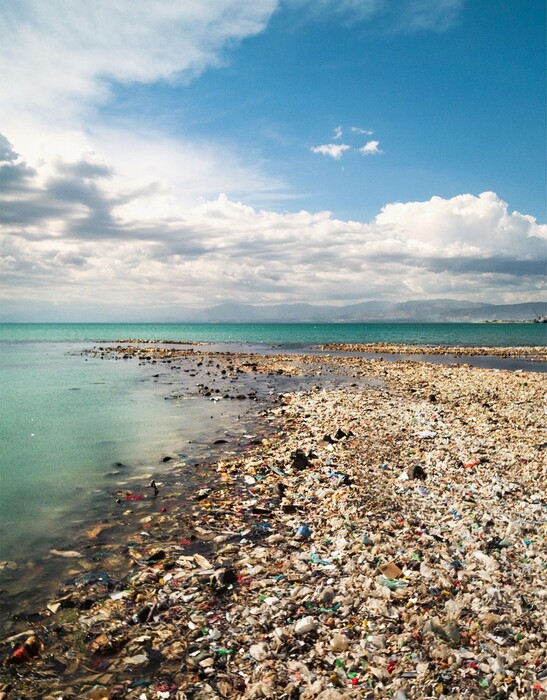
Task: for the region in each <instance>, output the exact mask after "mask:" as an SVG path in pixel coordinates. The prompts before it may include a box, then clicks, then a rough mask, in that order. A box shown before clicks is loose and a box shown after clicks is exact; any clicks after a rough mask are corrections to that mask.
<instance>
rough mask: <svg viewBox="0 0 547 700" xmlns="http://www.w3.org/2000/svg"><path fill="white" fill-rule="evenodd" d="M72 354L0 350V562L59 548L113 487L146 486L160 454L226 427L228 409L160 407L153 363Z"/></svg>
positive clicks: (162, 386)
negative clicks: (132, 480) (119, 465)
mask: <svg viewBox="0 0 547 700" xmlns="http://www.w3.org/2000/svg"><path fill="white" fill-rule="evenodd" d="M81 348H82V344H81V343H76V344H73V343H64V342H57V343H50V342H46V341H43V342H26V343H24V342H11V343H3V344H2V346H1V352H0V391H1V396H2V404H1V416H0V450H1V461H0V514H1V517H0V559H1V560H15V561H19V562H21V561H24V560H26V559H27V558H36V557H37V556H43V555H44V554H46V553H47V552H48V551H49V549H50V548H52V547H59V546H60V543H62V541H63V540H64V539H65V538H70V536H71V535H72V534H74V532H77V531H78V528H79V523H88V522H89V521H90V520H92V519H93V517H97V518H100V516H101V503H102V502H103V501H104V500H105V499H106V500H108V501H109V502H112V500H113V499H112V493H113V492H114V491H115V488H116V486H117V484H118V483H120V482H123V481H124V480H125V479H127V478H132V477H134V476H135V475H139V474H142V475H143V478H142V479H140V480H137V481H136V482H135V483H134V488H137V489H139V488H142V487H143V486H144V487H145V486H148V484H149V482H150V478H151V475H154V476H156V477H157V475H158V474H161V469H162V466H163V465H162V458H163V457H164V456H166V455H169V454H173V453H176V454H181V452H184V450H185V449H187V448H188V441H189V440H192V441H193V442H194V443H200V442H202V443H207V441H209V442H211V441H213V440H214V439H217V438H220V437H223V436H224V431H225V427H226V426H228V425H230V424H231V423H233V421H234V416H235V414H236V412H237V408H236V407H235V406H234V405H233V404H232V403H230V402H219V403H214V402H211V401H206V400H205V399H202V398H200V397H197V396H196V397H192V396H190V397H186V398H184V399H179V400H168V401H166V400H165V398H166V397H169V396H170V395H171V394H172V393H173V392H174V391H175V384H174V383H173V384H171V383H169V382H168V381H167V379H163V380H161V379H157V378H155V377H154V376H153V375H154V374H156V373H157V371H158V370H157V369H155V367H154V366H148V367H141V366H139V365H138V363H137V362H136V361H131V362H122V361H119V362H115V361H101V360H100V359H98V358H95V357H82V356H81V355H80V354H79V351H80V349H81ZM175 393H176V391H175ZM198 446H199V445H196V447H195V449H194V451H195V450H196V449H198ZM116 463H122V464H123V465H127V466H126V467H124V468H123V469H121V470H120V469H119V468H116V466H115V465H116ZM164 468H165V467H164ZM147 475H148V476H147ZM80 530H81V528H80Z"/></svg>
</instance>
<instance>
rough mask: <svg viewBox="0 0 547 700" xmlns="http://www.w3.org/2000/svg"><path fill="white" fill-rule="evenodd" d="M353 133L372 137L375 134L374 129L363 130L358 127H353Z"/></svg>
mask: <svg viewBox="0 0 547 700" xmlns="http://www.w3.org/2000/svg"><path fill="white" fill-rule="evenodd" d="M351 131H352V133H354V134H364V135H365V136H372V134H373V133H374V131H373V130H372V129H361V128H359V127H358V126H352V127H351Z"/></svg>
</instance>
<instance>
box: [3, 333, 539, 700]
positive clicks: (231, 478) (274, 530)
mask: <svg viewBox="0 0 547 700" xmlns="http://www.w3.org/2000/svg"><path fill="white" fill-rule="evenodd" d="M336 349H337V350H340V349H343V348H336ZM344 349H348V348H344ZM351 349H352V350H355V349H356V348H354V347H353V348H351ZM370 349H371V348H368V349H367V350H370ZM450 350H451V352H454V353H458V352H459V351H460V350H461V352H462V353H464V352H465V351H464V350H463V349H458V348H451V349H450ZM365 351H366V350H365ZM384 351H386V352H387V351H388V350H387V349H385V348H384ZM389 351H393V352H398V351H400V350H394V349H393V348H390V349H389ZM92 352H95V353H103V355H104V356H105V359H109V358H114V357H116V358H120V357H121V358H125V359H126V360H127V361H138V362H155V363H158V365H161V363H164V362H166V363H167V362H171V364H172V363H173V362H174V361H176V360H181V361H183V360H184V362H186V363H187V365H185V367H186V369H187V368H188V367H189V366H190V365H194V366H196V367H197V366H198V364H199V363H201V365H202V366H203V365H205V366H207V367H209V368H210V370H208V371H209V372H210V383H209V386H205V387H202V390H203V392H204V393H205V395H207V392H209V397H210V399H211V400H215V401H238V400H239V401H242V402H243V401H244V400H245V401H249V399H250V400H251V401H253V400H255V399H258V398H260V401H258V400H257V401H256V407H257V412H256V416H255V419H254V421H255V422H254V424H253V425H251V426H247V429H248V431H249V432H248V433H246V436H247V437H246V439H245V440H244V441H242V442H241V443H240V444H239V445H238V448H237V449H228V450H227V451H226V452H222V451H221V452H220V453H219V454H218V455H216V456H212V457H211V459H210V460H209V461H208V462H207V464H206V465H205V464H202V465H201V468H202V469H204V470H206V472H207V477H206V478H205V477H204V478H203V480H204V481H207V483H206V485H205V486H204V487H202V488H196V489H195V490H194V491H193V492H188V490H187V489H186V490H184V489H182V488H181V487H180V486H178V485H177V479H178V481H179V482H182V483H183V484H184V483H188V482H189V481H191V479H190V476H189V474H188V473H187V471H186V470H188V469H190V466H191V465H190V466H189V465H185V466H180V467H177V466H176V464H173V468H172V473H173V475H175V476H174V477H173V478H171V479H169V478H166V479H165V482H164V483H158V484H156V488H154V486H152V485H151V484H149V483H139V482H136V483H135V485H134V488H125V489H123V490H121V491H120V493H119V494H117V497H116V500H118V501H119V503H118V505H119V509H118V510H119V513H120V514H119V516H118V517H117V518H112V519H109V520H107V521H106V522H97V523H96V524H95V525H94V526H93V527H91V528H90V529H89V530H88V532H87V533H86V536H85V538H84V539H83V540H82V541H80V542H76V543H74V549H72V548H70V549H69V548H68V547H67V549H66V550H64V551H63V552H61V553H60V554H59V556H61V555H62V556H63V557H64V558H65V559H66V560H67V570H66V575H65V576H64V578H63V580H60V581H59V582H58V584H59V586H58V590H57V592H56V593H55V594H54V595H51V596H50V597H49V598H47V599H44V600H43V601H42V604H41V605H40V606H38V608H37V609H36V610H34V611H32V614H30V612H31V611H28V614H26V615H25V616H22V617H21V618H20V619H19V620H16V621H14V622H13V624H12V625H11V628H10V630H9V634H8V635H7V636H5V637H4V639H3V640H2V646H1V653H2V656H3V665H2V674H1V681H0V682H1V683H3V684H4V685H3V686H0V687H1V688H2V689H1V690H0V698H7V699H9V700H13V699H16V698H25V699H26V698H29V699H30V698H44V699H46V698H47V699H52V698H57V699H58V698H64V699H65V700H66V699H69V698H89V699H94V700H97V699H102V698H108V699H109V700H115V699H116V698H130V699H133V698H135V699H138V700H144V699H146V700H151V699H152V698H165V699H167V698H177V699H178V700H183V699H184V698H188V699H197V698H203V699H205V698H249V699H251V698H302V699H303V700H311V699H312V698H322V700H329V699H331V698H332V699H334V698H339V697H349V698H351V697H355V698H358V697H359V698H360V697H365V698H383V697H393V698H396V699H397V700H404V699H405V698H408V699H411V698H412V699H418V698H459V697H466V698H499V699H500V700H501V699H502V698H508V699H511V700H513V699H514V700H516V699H517V698H523V697H530V698H544V697H547V659H546V657H545V647H546V644H547V628H546V625H547V621H546V617H545V603H546V597H547V594H546V586H545V583H546V577H547V569H546V564H547V558H546V554H545V551H546V549H545V545H546V535H547V529H546V523H545V507H546V494H545V483H546V481H547V466H546V460H545V455H546V450H547V434H546V431H545V421H544V412H545V400H544V397H545V395H546V381H545V376H544V374H541V373H539V372H509V371H506V370H494V369H482V368H479V367H471V366H469V365H467V364H458V365H450V366H449V365H439V364H433V363H429V362H416V361H412V360H405V361H395V362H387V361H383V360H382V359H379V358H369V357H359V356H356V355H349V354H344V355H340V354H328V355H312V354H298V353H293V354H291V355H287V354H275V353H272V354H268V355H264V354H257V353H243V352H237V353H233V352H217V353H214V352H211V351H209V350H208V349H207V347H206V346H204V347H198V348H197V349H196V348H195V347H193V348H186V347H182V348H181V347H167V346H165V347H164V346H161V347H148V346H146V347H145V346H143V345H141V344H133V345H131V346H129V345H119V346H112V347H104V348H101V349H100V350H94V351H92ZM503 352H507V349H506V348H504V349H503V350H500V352H499V354H503ZM491 354H495V353H494V352H493V353H491ZM530 354H532V353H530ZM188 363H189V364H188ZM170 371H171V372H176V371H177V370H176V369H170ZM241 377H244V378H246V380H247V381H248V383H249V386H252V384H253V382H255V381H256V382H257V383H260V382H263V381H264V379H265V378H266V379H267V381H268V386H271V387H272V389H271V391H270V392H269V396H268V397H266V396H262V395H260V397H257V396H256V395H253V392H252V391H251V390H249V391H247V393H246V394H245V396H238V395H230V393H229V392H228V393H227V392H226V391H225V389H224V388H223V389H222V390H220V389H219V390H218V391H217V390H216V389H215V382H218V385H219V386H220V385H222V386H223V387H224V384H226V382H229V381H230V379H231V378H234V380H235V379H236V378H241ZM292 377H296V378H298V377H302V378H305V379H306V381H305V382H303V385H302V386H303V388H302V389H299V390H291V391H287V390H286V388H287V387H286V385H283V383H282V382H283V380H284V379H287V378H292ZM276 382H277V383H276ZM228 447H230V448H231V447H232V446H228ZM174 461H175V460H174ZM156 491H157V493H156ZM183 491H184V494H185V495H184V497H181V496H180V494H181V493H182V492H183Z"/></svg>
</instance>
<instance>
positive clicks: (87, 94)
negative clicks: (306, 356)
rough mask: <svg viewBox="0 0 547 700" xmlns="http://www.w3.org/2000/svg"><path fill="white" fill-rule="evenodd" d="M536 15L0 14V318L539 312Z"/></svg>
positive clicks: (455, 11)
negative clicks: (238, 311)
mask: <svg viewBox="0 0 547 700" xmlns="http://www.w3.org/2000/svg"><path fill="white" fill-rule="evenodd" d="M545 14H546V9H545V3H544V1H543V0H506V1H505V2H503V3H500V2H496V1H495V0H412V2H411V1H410V0H184V2H180V1H179V0H154V2H150V1H149V0H93V2H86V1H85V0H48V2H43V0H17V2H4V3H0V92H1V94H0V224H1V232H0V235H1V239H0V269H1V275H0V294H1V297H0V298H1V302H0V318H1V319H3V320H6V321H124V320H126V321H140V320H142V321H146V320H149V321H162V320H168V321H176V320H184V319H183V316H184V310H185V309H191V308H205V307H211V306H214V305H216V304H220V303H224V302H226V301H234V302H242V303H251V304H259V305H260V304H278V303H294V302H308V303H312V304H332V305H341V304H349V303H356V302H359V301H368V300H384V301H410V300H419V299H430V298H435V299H441V298H451V299H460V300H463V299H465V300H470V301H480V302H489V303H500V304H501V303H519V302H525V301H536V300H540V299H545V298H546V294H545V281H546V252H547V225H546V220H547V216H546V135H545V132H546V86H545V62H546V60H545V59H546V38H545V26H546V17H545Z"/></svg>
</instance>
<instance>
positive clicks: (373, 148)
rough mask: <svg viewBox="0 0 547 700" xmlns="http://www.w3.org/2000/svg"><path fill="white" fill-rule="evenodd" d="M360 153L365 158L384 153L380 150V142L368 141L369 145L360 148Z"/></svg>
mask: <svg viewBox="0 0 547 700" xmlns="http://www.w3.org/2000/svg"><path fill="white" fill-rule="evenodd" d="M359 153H361V154H362V155H364V156H372V155H376V154H378V153H382V151H381V150H380V142H379V141H368V142H367V143H365V145H364V146H363V148H359Z"/></svg>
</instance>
